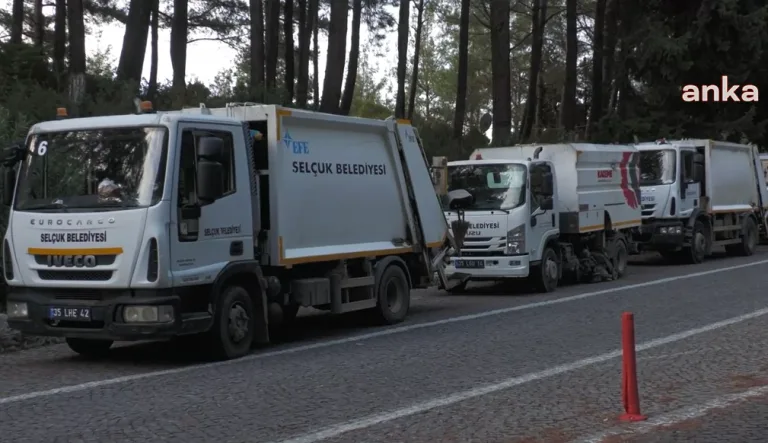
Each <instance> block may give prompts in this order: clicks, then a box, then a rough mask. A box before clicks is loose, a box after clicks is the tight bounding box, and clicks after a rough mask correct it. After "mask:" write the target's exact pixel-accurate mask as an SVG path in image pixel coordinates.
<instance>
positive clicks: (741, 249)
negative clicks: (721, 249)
mask: <svg viewBox="0 0 768 443" xmlns="http://www.w3.org/2000/svg"><path fill="white" fill-rule="evenodd" d="M759 240H760V239H759V233H758V231H757V224H756V223H755V220H754V219H753V218H752V217H747V218H746V219H745V220H744V229H743V233H742V235H741V243H737V244H735V245H726V246H725V252H726V253H727V254H728V255H732V256H741V257H749V256H750V255H753V254H754V253H755V250H756V249H757V243H758V242H759Z"/></svg>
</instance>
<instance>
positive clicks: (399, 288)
mask: <svg viewBox="0 0 768 443" xmlns="http://www.w3.org/2000/svg"><path fill="white" fill-rule="evenodd" d="M410 307H411V289H410V285H409V283H408V276H407V275H405V271H403V270H402V268H400V266H397V265H393V264H390V265H389V266H387V269H385V270H384V272H383V273H382V274H381V278H380V279H379V281H378V284H377V285H376V308H374V309H375V313H376V320H377V322H378V323H382V324H387V325H392V324H395V323H400V322H402V321H403V320H405V317H406V316H407V315H408V310H409V309H410Z"/></svg>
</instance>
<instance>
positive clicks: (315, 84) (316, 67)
mask: <svg viewBox="0 0 768 443" xmlns="http://www.w3.org/2000/svg"><path fill="white" fill-rule="evenodd" d="M310 1H312V0H310ZM315 1H317V0H315ZM318 14H320V9H319V8H315V15H314V16H313V18H312V22H313V25H312V41H313V42H314V43H313V48H312V49H313V52H314V53H315V57H314V58H313V59H312V63H313V65H312V76H313V77H312V99H313V104H314V107H315V109H318V108H320V40H319V35H318V33H319V32H318Z"/></svg>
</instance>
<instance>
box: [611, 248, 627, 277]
mask: <svg viewBox="0 0 768 443" xmlns="http://www.w3.org/2000/svg"><path fill="white" fill-rule="evenodd" d="M614 247H615V249H614V251H613V259H612V261H613V273H614V275H616V277H617V278H621V277H623V276H624V274H625V273H626V272H627V260H628V257H629V252H628V251H627V244H626V243H625V242H624V240H623V239H619V240H616V244H615V245H614Z"/></svg>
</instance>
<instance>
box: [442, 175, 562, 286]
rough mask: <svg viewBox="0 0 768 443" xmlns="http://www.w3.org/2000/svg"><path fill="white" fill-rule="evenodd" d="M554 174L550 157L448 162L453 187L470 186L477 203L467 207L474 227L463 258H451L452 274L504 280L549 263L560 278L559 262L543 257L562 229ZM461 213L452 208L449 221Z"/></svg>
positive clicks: (547, 266)
mask: <svg viewBox="0 0 768 443" xmlns="http://www.w3.org/2000/svg"><path fill="white" fill-rule="evenodd" d="M554 174H555V171H554V167H553V165H552V163H551V162H548V161H507V160H467V161H455V162H450V163H448V171H447V176H448V183H449V184H448V190H449V191H451V190H455V189H464V190H466V191H468V192H469V193H471V194H472V195H473V196H474V202H473V203H472V205H471V206H469V207H467V208H466V209H465V212H464V214H465V219H466V221H467V223H468V229H467V232H466V234H465V237H464V242H463V247H462V249H461V257H452V258H451V264H450V265H449V266H448V267H447V268H446V273H447V274H449V275H450V274H460V275H465V277H463V278H465V279H466V280H467V281H468V280H470V279H471V280H477V281H482V280H503V279H508V278H525V277H528V276H529V275H530V273H531V267H532V266H544V267H545V269H547V270H548V272H550V273H551V277H553V278H556V277H557V274H558V272H559V271H558V269H557V265H556V263H554V261H553V260H552V258H551V257H549V260H550V261H549V262H546V258H544V257H542V254H543V252H544V250H545V248H544V245H545V243H546V242H547V240H548V239H552V238H556V237H557V234H558V217H556V215H555V214H557V212H558V209H557V208H556V206H557V199H556V198H554V196H555V195H557V190H556V188H555V180H554ZM456 217H457V214H456V213H455V212H454V211H450V210H447V211H446V218H447V219H448V220H449V222H450V221H452V220H455V219H456ZM543 259H544V260H545V263H543V264H542V260H543Z"/></svg>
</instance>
